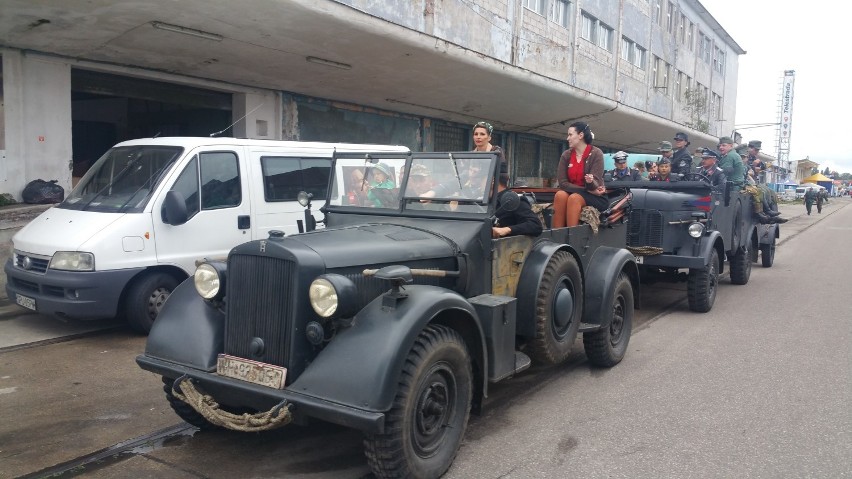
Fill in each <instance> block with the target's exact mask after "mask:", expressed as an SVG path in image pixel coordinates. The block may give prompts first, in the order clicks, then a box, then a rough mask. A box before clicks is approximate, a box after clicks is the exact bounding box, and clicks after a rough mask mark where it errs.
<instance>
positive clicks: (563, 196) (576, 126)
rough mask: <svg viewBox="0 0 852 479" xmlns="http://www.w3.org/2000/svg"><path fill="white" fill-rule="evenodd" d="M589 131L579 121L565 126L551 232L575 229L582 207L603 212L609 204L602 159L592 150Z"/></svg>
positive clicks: (593, 148) (600, 155)
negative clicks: (565, 227) (564, 138)
mask: <svg viewBox="0 0 852 479" xmlns="http://www.w3.org/2000/svg"><path fill="white" fill-rule="evenodd" d="M593 139H594V136H593V135H592V130H591V128H589V125H588V124H586V123H584V122H582V121H578V122H575V123H572V124H571V125H570V126H568V149H567V150H565V152H563V153H562V156H561V157H560V158H559V165H558V166H557V167H556V178H557V179H558V181H559V188H560V190H559V191H557V192H556V195H555V196H554V198H553V224H552V226H553V227H554V228H562V227H564V226H577V225H578V224H580V211H582V209H583V207H584V206H593V207H595V208H596V209H597V210H598V211H604V210H606V208H607V207H608V206H609V201H608V200H607V198H606V196H604V194H605V193H606V187H605V186H604V182H603V173H604V159H603V152H602V151H601V150H600V148H597V147H594V146H592V140H593Z"/></svg>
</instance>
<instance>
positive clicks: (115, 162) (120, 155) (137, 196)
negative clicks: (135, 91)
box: [57, 145, 185, 213]
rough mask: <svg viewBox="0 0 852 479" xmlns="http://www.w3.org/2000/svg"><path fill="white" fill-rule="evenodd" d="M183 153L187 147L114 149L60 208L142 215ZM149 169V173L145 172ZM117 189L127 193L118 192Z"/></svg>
mask: <svg viewBox="0 0 852 479" xmlns="http://www.w3.org/2000/svg"><path fill="white" fill-rule="evenodd" d="M184 152H185V148H184V147H182V146H177V145H125V146H114V147H112V148H110V149H109V150H107V151H106V152H105V153H104V154H103V155H102V156H101V157H100V158H98V161H96V162H95V164H94V165H92V167H91V168H89V170H88V171H87V172H86V174H85V175H83V178H81V179H80V182H79V183H77V186H75V187H74V189H72V190H71V193H69V194H68V196H67V197H66V198H65V200H64V201H62V203H60V204H59V205H57V207H58V208H64V209H69V210H80V211H97V212H103V213H141V212H143V211H144V210H145V207H146V206H147V205H148V203H149V202H150V201H151V198H152V196H153V194H154V191H156V190H157V188H158V187H159V185H160V183H161V182H162V181H163V179H164V178H165V177H166V176H167V175H168V172H169V171H171V170H172V168H173V167H174V165H175V164H176V163H177V161H178V160H179V159H180V158H181V157H183V155H184ZM158 160H159V161H158ZM146 167H147V171H146V172H143V171H142V170H143V169H146ZM139 172H143V175H141V176H140V175H139V174H138V173H139ZM144 173H147V174H144ZM133 180H136V181H133ZM116 189H123V190H124V191H121V192H120V193H116V192H115V191H114V190H116Z"/></svg>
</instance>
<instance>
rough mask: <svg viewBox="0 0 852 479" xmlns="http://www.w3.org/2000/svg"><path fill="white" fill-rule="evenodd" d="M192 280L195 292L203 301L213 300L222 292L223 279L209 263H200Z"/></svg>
mask: <svg viewBox="0 0 852 479" xmlns="http://www.w3.org/2000/svg"><path fill="white" fill-rule="evenodd" d="M192 280H193V282H194V283H195V290H196V291H198V294H199V295H200V296H201V297H202V298H204V299H214V298H216V297H217V296H219V293H220V292H224V288H223V287H224V278H223V277H222V276H220V275H219V270H218V269H216V268H215V267H214V266H213V265H212V264H210V263H202V264H201V265H200V266H199V267H198V268H196V270H195V275H194V276H193V278H192Z"/></svg>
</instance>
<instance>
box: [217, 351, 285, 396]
mask: <svg viewBox="0 0 852 479" xmlns="http://www.w3.org/2000/svg"><path fill="white" fill-rule="evenodd" d="M216 373H217V374H218V375H220V376H225V377H229V378H234V379H239V380H241V381H246V382H250V383H253V384H259V385H261V386H266V387H269V388H273V389H284V381H285V380H286V379H287V368H284V367H281V366H274V365H272V364H266V363H261V362H258V361H252V360H250V359H243V358H238V357H235V356H230V355H228V354H220V355H219V357H218V359H217V361H216Z"/></svg>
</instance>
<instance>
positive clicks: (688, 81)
mask: <svg viewBox="0 0 852 479" xmlns="http://www.w3.org/2000/svg"><path fill="white" fill-rule="evenodd" d="M684 77H685V79H684V80H683V85H681V88H682V89H683V99H684V100H686V93H687V92H688V91H690V90H691V89H692V77H690V76H689V75H684Z"/></svg>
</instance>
